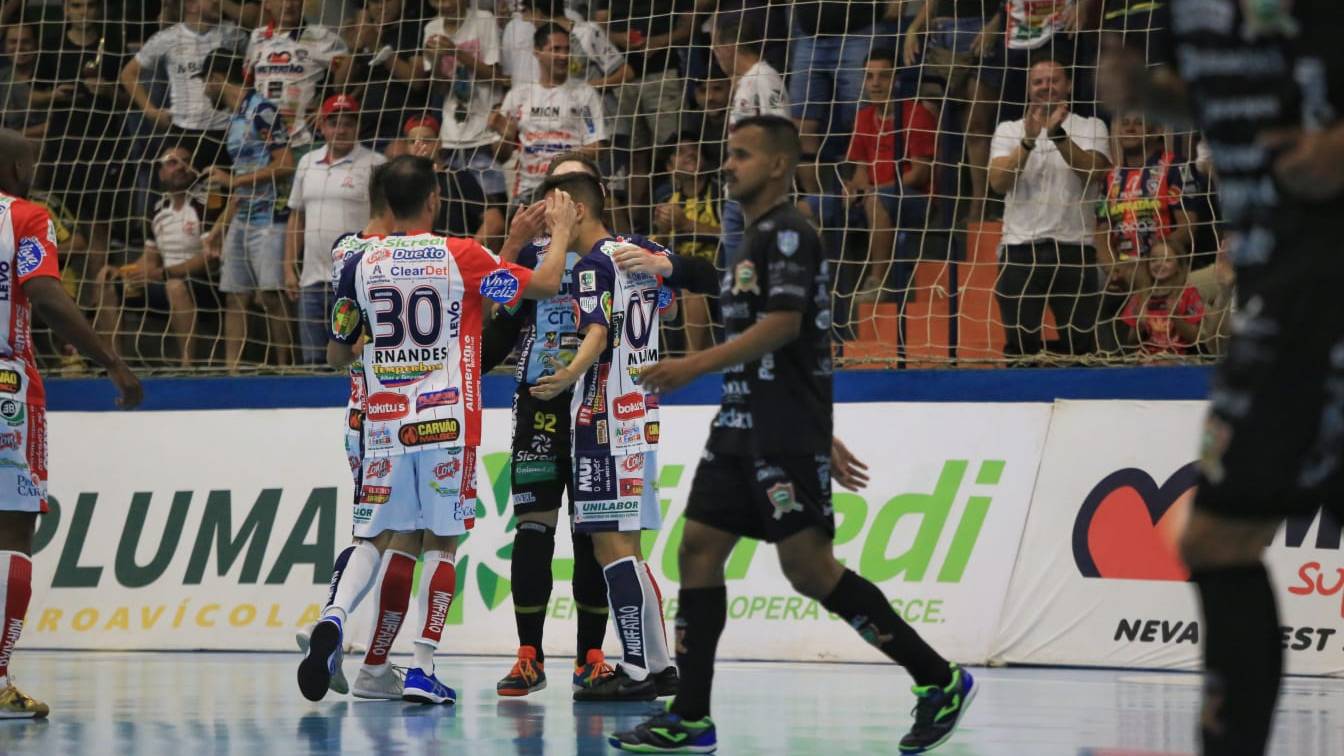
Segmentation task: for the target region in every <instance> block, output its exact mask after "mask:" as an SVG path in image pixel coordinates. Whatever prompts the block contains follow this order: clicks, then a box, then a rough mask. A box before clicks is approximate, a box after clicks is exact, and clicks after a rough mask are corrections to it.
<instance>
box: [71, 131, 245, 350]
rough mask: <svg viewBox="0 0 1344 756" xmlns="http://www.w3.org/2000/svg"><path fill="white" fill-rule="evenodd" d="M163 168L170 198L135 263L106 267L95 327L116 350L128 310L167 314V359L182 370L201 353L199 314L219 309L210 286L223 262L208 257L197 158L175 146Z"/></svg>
mask: <svg viewBox="0 0 1344 756" xmlns="http://www.w3.org/2000/svg"><path fill="white" fill-rule="evenodd" d="M158 164H159V165H158V177H159V186H160V188H161V189H163V192H164V195H163V199H162V200H161V201H160V202H159V204H158V206H157V207H156V208H154V211H153V215H152V217H151V218H150V220H149V223H148V225H147V226H146V228H145V252H144V254H143V255H141V256H140V257H139V258H138V259H136V260H135V261H133V262H131V263H128V264H126V265H123V266H121V267H119V268H117V267H106V268H104V269H103V270H102V271H101V272H100V273H99V275H98V279H97V281H98V303H97V313H96V315H95V316H94V324H95V327H96V329H97V330H98V332H99V333H102V334H104V336H105V337H107V338H108V343H110V344H112V346H113V348H114V349H115V348H117V339H116V338H115V335H116V334H118V333H121V332H122V330H123V329H122V317H123V313H124V310H125V308H126V307H127V306H128V305H131V304H132V303H139V304H141V305H143V306H145V307H146V308H147V309H148V310H149V311H151V312H167V313H168V331H167V333H166V334H165V336H166V337H167V343H168V344H170V345H171V346H170V348H168V349H165V354H164V357H165V358H175V359H176V361H177V367H179V368H183V369H186V368H189V367H191V364H192V356H193V355H194V354H195V352H196V338H197V331H198V328H197V322H196V314H197V311H198V308H200V307H201V306H202V305H208V306H210V307H213V308H218V306H219V296H218V294H217V293H216V292H215V289H214V287H213V286H212V285H211V284H210V282H209V280H208V279H209V276H210V267H211V263H212V262H213V261H214V260H215V259H217V256H214V257H212V256H211V255H210V254H207V252H206V249H205V245H204V244H203V243H202V241H201V237H202V236H203V235H204V232H205V208H204V205H203V204H202V203H201V201H200V198H199V197H195V196H193V195H192V193H191V187H192V184H194V183H195V182H196V172H195V171H194V170H192V167H191V153H190V152H188V151H187V149H186V148H185V147H180V146H171V147H168V148H166V149H164V151H163V154H162V156H160V158H159V160H158Z"/></svg>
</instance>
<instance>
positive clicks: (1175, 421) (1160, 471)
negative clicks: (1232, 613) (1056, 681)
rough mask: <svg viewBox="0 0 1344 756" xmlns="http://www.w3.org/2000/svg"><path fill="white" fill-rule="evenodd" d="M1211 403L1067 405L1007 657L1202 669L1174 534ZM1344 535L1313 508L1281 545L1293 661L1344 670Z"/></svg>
mask: <svg viewBox="0 0 1344 756" xmlns="http://www.w3.org/2000/svg"><path fill="white" fill-rule="evenodd" d="M1205 406H1206V405H1205V403H1203V402H1058V403H1056V404H1055V410H1054V416H1053V419H1052V420H1051V423H1050V434H1049V438H1048V440H1047V441H1046V445H1045V454H1044V457H1043V460H1042V464H1041V472H1040V476H1039V478H1038V479H1037V482H1036V487H1035V489H1036V490H1035V496H1034V498H1033V504H1032V507H1031V514H1030V516H1029V517H1028V520H1027V529H1026V533H1025V535H1024V536H1023V538H1022V545H1021V550H1020V552H1019V557H1018V560H1017V566H1016V568H1015V569H1014V572H1013V578H1012V585H1011V588H1010V589H1009V593H1008V599H1007V602H1006V603H1005V606H1004V610H1003V617H1002V621H1001V623H1000V629H999V635H998V639H997V640H996V642H995V644H994V654H993V657H994V659H995V660H996V661H1002V662H1007V663H1030V664H1069V665H1095V666H1110V667H1142V668H1161V669H1194V668H1197V667H1198V665H1199V659H1200V647H1199V642H1200V639H1201V635H1200V633H1201V627H1200V612H1199V604H1198V599H1197V596H1196V593H1195V590H1194V587H1193V586H1192V585H1191V584H1190V583H1187V582H1184V578H1185V571H1184V569H1183V567H1182V566H1181V565H1180V564H1179V562H1178V561H1177V559H1176V557H1175V555H1174V550H1173V543H1174V535H1175V533H1176V532H1177V530H1178V528H1179V523H1180V519H1181V518H1182V517H1183V516H1184V514H1185V512H1186V510H1187V509H1188V506H1189V500H1190V498H1191V494H1192V490H1191V485H1192V484H1193V482H1194V480H1195V474H1194V464H1193V463H1194V459H1195V456H1196V454H1197V450H1198V448H1199V441H1200V436H1201V433H1202V427H1203V416H1204V411H1205ZM1322 531H1324V532H1322ZM1318 544H1319V545H1321V546H1323V548H1316V546H1317V545H1318ZM1339 544H1340V533H1339V526H1338V524H1333V525H1329V524H1325V523H1323V522H1322V521H1321V520H1320V518H1319V517H1317V518H1315V519H1314V521H1313V520H1311V519H1307V518H1302V519H1300V520H1298V521H1295V522H1293V523H1290V524H1289V525H1288V526H1287V527H1286V528H1281V529H1280V531H1279V533H1278V535H1277V536H1276V537H1275V539H1274V542H1273V545H1272V546H1271V547H1270V549H1269V552H1268V560H1267V561H1268V564H1269V567H1270V571H1271V573H1272V576H1273V578H1274V584H1275V594H1276V598H1277V600H1278V604H1279V612H1280V624H1281V625H1282V626H1283V627H1284V628H1285V629H1284V638H1283V642H1284V645H1285V647H1286V648H1287V657H1286V669H1287V671H1288V672H1291V673H1296V674H1313V675H1327V674H1328V675H1339V674H1344V657H1341V655H1340V653H1339V651H1340V650H1341V648H1344V632H1341V631H1342V630H1344V621H1342V620H1341V615H1342V614H1344V606H1342V605H1341V603H1340V600H1341V598H1344V597H1341V596H1339V595H1335V594H1338V593H1340V590H1341V588H1344V560H1341V559H1340V551H1339Z"/></svg>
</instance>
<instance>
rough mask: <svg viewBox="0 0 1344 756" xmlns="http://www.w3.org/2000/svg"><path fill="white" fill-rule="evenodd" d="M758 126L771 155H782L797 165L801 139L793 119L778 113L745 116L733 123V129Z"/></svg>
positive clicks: (800, 153) (800, 150)
mask: <svg viewBox="0 0 1344 756" xmlns="http://www.w3.org/2000/svg"><path fill="white" fill-rule="evenodd" d="M752 127H755V128H758V129H760V130H761V131H763V132H765V144H764V147H765V149H766V151H767V152H769V153H771V154H772V155H783V156H785V157H787V158H788V159H789V163H790V164H792V165H795V166H796V165H798V161H799V159H800V156H801V155H802V152H803V144H802V140H801V139H800V138H799V136H798V127H797V126H795V125H794V123H793V121H791V120H789V119H787V118H785V117H784V116H778V115H769V114H767V115H754V116H747V117H746V118H743V119H742V120H740V121H738V122H737V123H735V124H733V131H734V132H736V131H741V130H742V129H747V128H752Z"/></svg>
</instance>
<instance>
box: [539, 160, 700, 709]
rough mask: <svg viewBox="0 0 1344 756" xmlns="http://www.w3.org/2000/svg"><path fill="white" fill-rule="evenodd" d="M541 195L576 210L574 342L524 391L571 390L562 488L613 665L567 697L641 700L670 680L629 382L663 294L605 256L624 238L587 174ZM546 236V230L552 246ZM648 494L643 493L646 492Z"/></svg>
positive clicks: (640, 412) (653, 338) (651, 403)
mask: <svg viewBox="0 0 1344 756" xmlns="http://www.w3.org/2000/svg"><path fill="white" fill-rule="evenodd" d="M542 187H543V190H545V191H547V192H548V195H547V196H548V197H549V196H550V195H549V193H550V192H558V191H568V192H569V193H570V194H571V195H572V196H573V197H574V199H575V202H576V203H577V205H578V207H579V211H578V215H579V222H578V225H577V226H576V234H575V238H574V239H573V240H572V241H570V243H569V244H568V245H567V246H569V247H570V248H573V249H578V250H580V251H582V252H583V253H584V257H583V259H582V260H580V261H579V262H578V263H576V264H575V266H574V270H573V273H572V274H571V280H570V286H571V291H572V292H573V293H574V296H575V298H576V299H577V301H578V329H579V332H580V333H581V334H582V336H583V341H582V342H581V343H580V345H579V348H578V351H577V353H576V354H575V355H574V359H573V361H572V362H570V364H569V365H568V366H565V367H564V368H563V369H558V370H556V371H555V373H554V374H553V375H549V376H543V377H541V378H539V379H537V381H536V382H535V385H534V386H533V388H532V389H531V394H532V395H533V396H534V397H536V398H538V399H543V400H545V399H550V398H553V397H555V396H558V395H559V394H560V393H562V392H563V391H565V390H566V389H568V388H569V387H570V386H574V400H573V404H572V406H571V415H570V417H571V427H572V428H573V453H574V468H573V474H574V478H573V480H574V488H573V496H574V502H573V518H574V519H573V527H574V530H575V532H576V533H591V534H592V538H593V549H594V552H595V554H596V556H597V560H598V562H599V563H600V564H601V565H602V572H603V577H604V578H605V580H606V584H607V603H608V606H609V608H610V610H611V618H612V622H613V624H615V626H616V634H617V636H618V637H619V639H620V641H621V654H622V656H621V660H620V662H619V663H618V664H617V665H616V669H615V671H614V672H613V673H612V674H611V675H609V676H608V677H607V678H606V679H605V680H603V681H601V682H598V683H596V684H593V685H591V686H590V687H588V688H586V689H583V690H578V691H575V694H574V698H575V700H578V701H587V700H652V699H653V698H656V697H657V695H658V688H659V682H660V678H667V680H666V681H665V683H664V684H665V685H666V683H668V682H670V681H671V680H672V679H675V676H676V668H675V667H674V666H673V665H672V659H671V656H670V654H669V652H668V648H667V637H666V634H665V632H664V628H663V618H662V612H661V604H662V602H661V599H660V597H659V596H658V592H657V589H656V587H655V586H654V583H653V580H652V577H651V574H650V572H649V568H648V566H647V565H646V564H645V563H644V561H643V559H642V557H641V555H640V534H641V531H643V530H657V529H658V528H659V527H660V526H661V524H662V522H661V516H660V513H659V511H658V504H657V497H656V496H649V495H645V494H646V491H645V487H646V486H648V487H650V488H651V487H652V486H653V481H652V479H651V478H648V477H646V475H645V472H646V466H649V467H651V466H653V465H655V464H656V462H655V460H654V452H655V451H656V449H657V446H658V439H659V435H660V430H659V421H658V402H657V397H656V396H653V395H649V394H646V392H645V391H644V389H643V388H642V387H641V386H640V385H639V382H638V381H639V372H640V369H641V367H642V366H643V365H644V364H652V363H654V362H657V360H658V330H659V321H660V318H659V309H660V306H667V305H669V304H670V300H671V292H670V290H668V289H665V288H664V287H662V285H661V283H662V282H661V280H660V278H659V277H657V276H654V275H650V274H647V273H632V274H627V273H624V272H620V271H618V270H617V268H616V265H615V263H614V262H613V260H612V255H613V254H614V253H616V251H618V250H620V249H623V248H624V247H626V246H629V245H630V243H629V242H626V241H624V240H623V239H620V238H617V237H615V236H614V235H613V234H612V233H611V231H609V230H608V229H607V227H606V224H605V223H604V222H603V220H602V217H603V193H602V188H601V185H600V184H599V183H598V182H597V180H596V179H595V178H594V177H592V176H591V175H589V174H587V173H568V174H563V175H556V176H552V177H550V178H548V179H546V181H545V182H544V183H543V185H542ZM557 235H558V234H557V233H556V231H555V229H554V228H553V229H552V239H555V238H556V236H557ZM650 493H651V492H650Z"/></svg>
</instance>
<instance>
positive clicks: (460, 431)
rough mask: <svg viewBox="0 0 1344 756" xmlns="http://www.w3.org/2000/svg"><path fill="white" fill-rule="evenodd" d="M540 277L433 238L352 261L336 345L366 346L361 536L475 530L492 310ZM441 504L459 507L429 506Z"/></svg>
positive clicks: (336, 323)
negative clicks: (488, 308) (487, 313)
mask: <svg viewBox="0 0 1344 756" xmlns="http://www.w3.org/2000/svg"><path fill="white" fill-rule="evenodd" d="M531 277H532V271H530V270H528V269H526V268H523V267H520V266H517V265H514V264H512V263H502V262H500V261H499V260H498V259H497V258H496V257H495V256H494V255H492V254H490V252H488V251H487V250H486V249H485V248H484V247H482V246H481V245H480V244H477V243H476V242H475V241H472V240H470V239H449V238H445V237H442V236H436V235H433V234H428V233H423V234H414V235H392V236H388V237H385V238H383V239H379V240H376V241H373V242H371V243H370V244H369V245H368V246H367V247H366V248H365V249H364V250H362V251H357V252H355V253H354V254H353V255H351V256H349V257H348V258H347V259H346V260H345V262H344V265H343V267H342V271H341V277H340V282H339V283H338V285H337V290H336V295H337V300H336V305H335V307H334V309H333V312H332V338H333V339H334V340H335V341H337V342H339V343H342V344H346V345H353V344H355V343H357V342H358V340H359V338H360V337H361V336H362V335H365V334H366V333H367V335H368V340H367V341H366V342H365V345H364V348H363V350H362V354H361V362H362V363H363V379H364V380H363V382H364V386H365V390H366V392H367V394H366V397H365V414H364V424H363V425H364V428H363V430H364V432H363V449H362V451H363V475H362V483H361V486H360V501H359V505H357V506H356V509H355V535H356V536H358V537H366V538H367V537H372V536H375V535H377V534H379V533H381V532H383V531H387V530H416V529H429V530H432V531H433V532H434V533H435V534H437V535H457V534H461V533H463V532H465V530H466V529H468V528H470V527H471V525H472V522H473V519H474V516H475V508H476V502H475V484H474V479H475V467H476V464H475V449H476V447H477V446H478V445H479V444H480V436H481V428H480V423H481V396H480V394H481V384H480V339H481V320H482V314H483V308H484V304H485V300H486V299H487V298H489V299H492V300H494V301H498V302H502V303H505V304H508V305H512V304H514V303H516V302H517V301H518V299H520V298H521V296H522V292H523V290H524V289H525V288H526V287H527V284H528V282H529V280H530V279H531ZM407 488H409V489H411V492H407V491H405V490H403V489H407ZM412 494H413V495H412ZM434 499H446V501H445V502H444V503H448V502H452V504H453V505H454V506H452V507H434V506H425V505H426V504H429V503H431V502H433V500H434Z"/></svg>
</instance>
